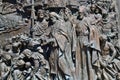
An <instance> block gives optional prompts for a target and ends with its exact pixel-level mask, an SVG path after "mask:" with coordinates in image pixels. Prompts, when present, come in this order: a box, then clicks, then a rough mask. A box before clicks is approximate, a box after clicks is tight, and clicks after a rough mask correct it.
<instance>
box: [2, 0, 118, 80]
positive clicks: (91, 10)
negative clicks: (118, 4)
mask: <svg viewBox="0 0 120 80" xmlns="http://www.w3.org/2000/svg"><path fill="white" fill-rule="evenodd" d="M18 1H19V0H18ZM21 1H22V0H21ZM28 1H29V0H28ZM36 1H37V0H36ZM41 1H42V0H41ZM43 1H44V0H43ZM45 1H46V2H47V1H48V2H49V1H52V0H45ZM59 1H60V0H58V3H59ZM65 1H69V0H65ZM71 1H72V0H71ZM71 3H72V2H71ZM51 4H52V3H51ZM54 4H55V3H54ZM56 4H57V3H56ZM102 4H103V2H98V3H94V2H92V3H89V2H88V3H86V5H80V6H79V7H78V8H77V10H75V9H71V8H70V7H64V8H60V9H59V11H58V10H57V11H55V10H56V9H53V11H51V10H49V9H39V10H37V11H36V14H35V17H36V18H35V19H34V26H32V27H30V32H29V31H25V32H24V33H20V34H18V35H16V36H13V37H11V38H7V39H6V40H5V44H4V45H3V46H1V48H0V80H120V39H119V36H118V34H119V33H118V21H117V17H118V15H117V12H116V8H115V5H114V4H115V3H114V0H113V1H112V2H111V5H110V6H109V7H106V6H105V5H102ZM106 4H107V3H106ZM49 5H50V4H49ZM54 8H55V7H54ZM20 10H21V8H19V9H18V12H19V11H20ZM18 14H19V13H18ZM25 21H26V22H27V23H28V26H30V24H29V23H30V18H28V19H25ZM27 23H26V24H27Z"/></svg>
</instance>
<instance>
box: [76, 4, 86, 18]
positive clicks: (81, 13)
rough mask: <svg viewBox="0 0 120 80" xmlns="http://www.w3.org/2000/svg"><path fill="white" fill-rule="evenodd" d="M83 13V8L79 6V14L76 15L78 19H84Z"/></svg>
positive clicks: (84, 9) (84, 10)
mask: <svg viewBox="0 0 120 80" xmlns="http://www.w3.org/2000/svg"><path fill="white" fill-rule="evenodd" d="M85 12H86V8H85V6H80V7H79V14H78V15H79V18H80V19H83V18H84V16H85Z"/></svg>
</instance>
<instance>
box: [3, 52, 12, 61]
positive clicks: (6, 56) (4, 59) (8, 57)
mask: <svg viewBox="0 0 120 80" xmlns="http://www.w3.org/2000/svg"><path fill="white" fill-rule="evenodd" d="M2 60H3V61H10V60H11V56H10V55H9V54H3V56H2Z"/></svg>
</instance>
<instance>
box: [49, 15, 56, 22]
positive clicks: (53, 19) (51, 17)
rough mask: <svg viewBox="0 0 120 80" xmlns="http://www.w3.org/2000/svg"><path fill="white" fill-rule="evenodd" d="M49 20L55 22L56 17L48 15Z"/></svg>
mask: <svg viewBox="0 0 120 80" xmlns="http://www.w3.org/2000/svg"><path fill="white" fill-rule="evenodd" d="M50 20H51V21H52V22H53V23H55V22H56V17H54V16H53V15H50Z"/></svg>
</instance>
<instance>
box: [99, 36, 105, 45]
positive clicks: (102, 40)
mask: <svg viewBox="0 0 120 80" xmlns="http://www.w3.org/2000/svg"><path fill="white" fill-rule="evenodd" d="M99 39H100V41H101V42H102V44H105V43H106V41H107V36H106V35H100V38H99Z"/></svg>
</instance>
